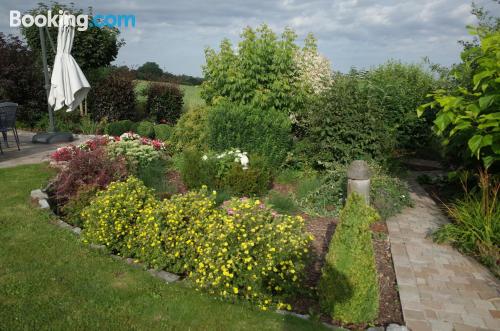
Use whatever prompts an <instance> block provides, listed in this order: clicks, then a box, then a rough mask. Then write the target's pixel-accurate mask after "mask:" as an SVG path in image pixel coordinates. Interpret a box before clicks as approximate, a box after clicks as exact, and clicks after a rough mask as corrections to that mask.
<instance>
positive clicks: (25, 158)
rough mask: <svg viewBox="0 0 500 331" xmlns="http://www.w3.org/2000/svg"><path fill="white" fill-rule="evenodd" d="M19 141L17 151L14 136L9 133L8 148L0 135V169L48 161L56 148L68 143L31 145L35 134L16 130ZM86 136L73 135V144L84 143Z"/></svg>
mask: <svg viewBox="0 0 500 331" xmlns="http://www.w3.org/2000/svg"><path fill="white" fill-rule="evenodd" d="M18 133H19V140H20V141H21V144H20V147H21V150H20V151H18V150H17V146H16V142H15V141H14V135H13V134H12V132H10V131H9V133H8V143H9V148H7V146H6V145H5V142H4V141H3V138H2V137H1V135H0V143H1V144H2V149H3V154H0V168H9V167H15V166H18V165H23V164H34V163H40V162H45V161H48V160H49V155H50V154H51V153H52V152H54V151H55V150H56V149H57V148H59V147H61V146H64V145H67V144H68V143H60V144H33V143H32V142H31V138H32V137H33V135H35V133H33V132H29V131H22V130H18ZM87 138H88V136H79V135H75V140H74V141H73V142H72V143H73V144H80V143H81V142H83V141H85V140H86V139H87Z"/></svg>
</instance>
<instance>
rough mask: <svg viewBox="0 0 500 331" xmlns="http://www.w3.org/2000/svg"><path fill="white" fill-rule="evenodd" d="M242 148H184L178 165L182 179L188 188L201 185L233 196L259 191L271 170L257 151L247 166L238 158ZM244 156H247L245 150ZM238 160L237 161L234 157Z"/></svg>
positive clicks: (262, 189)
mask: <svg viewBox="0 0 500 331" xmlns="http://www.w3.org/2000/svg"><path fill="white" fill-rule="evenodd" d="M240 153H241V152H239V151H237V150H230V151H226V152H224V153H221V154H214V153H207V154H205V155H203V154H202V153H201V152H198V151H194V150H186V151H184V153H183V159H182V163H181V167H180V172H181V175H182V180H183V182H184V183H185V184H186V186H187V187H188V188H191V189H197V188H200V187H201V186H203V185H206V186H208V187H209V188H210V189H214V190H217V191H223V192H224V193H225V194H229V195H233V196H241V195H259V194H262V193H264V192H266V191H267V190H268V189H269V186H270V184H271V178H272V177H271V171H270V170H269V167H268V166H267V164H266V163H265V162H264V161H263V160H262V159H261V158H259V157H258V156H257V155H251V156H250V157H248V159H249V160H250V162H249V163H248V166H245V165H243V164H242V163H241V162H240V156H239V154H240ZM244 157H247V156H246V154H245V156H244ZM236 160H237V161H236Z"/></svg>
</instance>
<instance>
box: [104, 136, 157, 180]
mask: <svg viewBox="0 0 500 331" xmlns="http://www.w3.org/2000/svg"><path fill="white" fill-rule="evenodd" d="M107 150H108V154H109V155H110V156H111V158H112V159H115V158H117V157H120V156H123V157H125V159H126V160H127V168H128V169H129V170H130V171H131V172H136V171H137V168H138V167H141V166H142V167H144V166H147V165H148V164H149V163H151V162H153V161H154V160H158V159H160V158H161V156H162V155H161V153H160V152H159V151H157V150H155V148H154V147H153V146H150V145H143V144H142V143H141V142H140V140H124V139H122V140H119V141H114V142H110V143H109V144H108V146H107Z"/></svg>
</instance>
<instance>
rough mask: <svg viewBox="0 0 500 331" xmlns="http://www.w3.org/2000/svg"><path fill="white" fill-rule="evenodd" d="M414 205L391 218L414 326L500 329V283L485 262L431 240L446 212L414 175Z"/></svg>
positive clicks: (402, 290)
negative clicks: (428, 235)
mask: <svg viewBox="0 0 500 331" xmlns="http://www.w3.org/2000/svg"><path fill="white" fill-rule="evenodd" d="M410 186H411V188H412V193H411V196H412V198H413V201H414V203H415V206H414V207H413V208H407V209H405V210H404V211H403V212H402V213H401V214H399V215H397V216H395V217H392V218H390V219H389V220H387V225H388V228H389V239H390V242H391V251H392V256H393V260H394V268H395V270H396V277H397V281H398V287H399V294H400V298H401V305H402V308H403V315H404V319H405V321H406V324H407V326H408V328H410V330H413V331H419V330H439V331H447V330H456V331H461V330H500V282H499V281H498V280H497V279H496V278H495V277H494V276H493V275H492V274H491V273H490V272H489V271H488V270H487V269H486V268H484V267H483V266H481V265H480V264H479V263H478V262H476V261H475V260H473V259H472V258H470V257H467V256H464V255H462V254H460V253H459V252H458V251H456V250H455V249H453V248H452V247H450V246H447V245H438V244H435V243H433V242H432V240H431V239H427V238H426V236H427V234H428V233H430V232H432V231H433V230H434V229H436V228H437V227H438V226H439V225H440V224H443V223H445V222H447V219H446V217H445V216H444V214H443V213H442V211H441V210H440V209H439V208H438V206H437V205H436V203H435V202H434V201H433V200H432V199H431V198H430V197H429V196H428V195H427V193H426V192H425V191H424V190H423V188H422V187H421V186H420V185H418V184H417V183H416V181H415V176H413V178H412V179H410Z"/></svg>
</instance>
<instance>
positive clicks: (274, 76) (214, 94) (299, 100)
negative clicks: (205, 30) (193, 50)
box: [201, 25, 306, 115]
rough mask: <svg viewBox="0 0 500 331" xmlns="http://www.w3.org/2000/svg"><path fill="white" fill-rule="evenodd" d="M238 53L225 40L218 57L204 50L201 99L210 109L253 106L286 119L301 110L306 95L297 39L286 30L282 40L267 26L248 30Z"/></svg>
mask: <svg viewBox="0 0 500 331" xmlns="http://www.w3.org/2000/svg"><path fill="white" fill-rule="evenodd" d="M241 38H242V40H241V41H240V42H239V44H238V47H237V50H233V48H232V45H231V43H230V41H229V40H228V39H224V40H223V41H222V42H221V45H220V51H219V52H218V53H217V52H216V51H215V50H213V49H211V48H207V49H206V50H205V58H206V64H205V65H204V67H203V74H204V76H205V81H204V82H203V84H202V94H201V95H202V97H203V98H204V99H205V101H206V102H207V104H208V105H215V104H218V103H219V102H220V101H221V100H228V101H230V102H234V103H237V104H248V105H252V106H253V107H255V108H256V109H260V110H262V111H263V112H265V111H268V110H271V109H275V110H277V111H279V112H282V113H283V114H285V115H289V114H292V113H297V112H299V111H300V110H301V109H302V106H303V104H304V100H305V98H306V95H305V94H306V93H304V91H303V89H302V88H301V81H300V78H299V74H298V68H297V66H296V64H295V59H294V58H295V54H296V51H297V49H298V46H297V45H296V44H295V39H296V35H295V33H294V32H293V31H292V30H290V29H286V30H285V31H284V32H283V34H282V35H281V38H278V37H277V36H276V34H275V33H274V32H273V31H272V30H271V29H270V28H269V27H268V26H267V25H262V26H260V27H259V28H257V29H256V30H253V29H252V28H250V27H248V28H246V29H245V30H244V31H243V33H242V34H241Z"/></svg>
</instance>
